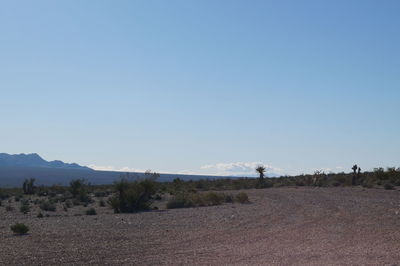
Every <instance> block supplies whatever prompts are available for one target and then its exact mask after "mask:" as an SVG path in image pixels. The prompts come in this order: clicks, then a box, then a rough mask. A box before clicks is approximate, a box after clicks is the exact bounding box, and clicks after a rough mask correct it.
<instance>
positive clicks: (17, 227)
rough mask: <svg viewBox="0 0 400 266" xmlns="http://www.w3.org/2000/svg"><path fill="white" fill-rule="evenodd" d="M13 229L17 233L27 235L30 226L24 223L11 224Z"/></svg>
mask: <svg viewBox="0 0 400 266" xmlns="http://www.w3.org/2000/svg"><path fill="white" fill-rule="evenodd" d="M11 230H12V231H13V232H14V234H16V235H25V234H26V233H28V231H29V227H28V226H26V225H24V224H22V223H17V224H14V225H12V226H11Z"/></svg>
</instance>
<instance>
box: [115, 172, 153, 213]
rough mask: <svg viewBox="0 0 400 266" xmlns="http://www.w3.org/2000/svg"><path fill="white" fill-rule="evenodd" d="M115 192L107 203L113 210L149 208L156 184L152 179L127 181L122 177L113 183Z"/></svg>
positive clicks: (130, 210) (124, 210)
mask: <svg viewBox="0 0 400 266" xmlns="http://www.w3.org/2000/svg"><path fill="white" fill-rule="evenodd" d="M115 190H116V194H115V195H114V196H112V197H111V198H110V199H109V201H108V203H109V204H110V205H111V207H112V208H113V209H114V212H116V213H119V212H138V211H144V210H149V209H150V205H151V204H152V202H153V197H154V195H155V193H156V184H155V182H154V181H153V180H150V179H143V180H140V181H131V182H130V181H128V180H126V179H124V178H122V179H121V180H120V181H118V182H116V183H115Z"/></svg>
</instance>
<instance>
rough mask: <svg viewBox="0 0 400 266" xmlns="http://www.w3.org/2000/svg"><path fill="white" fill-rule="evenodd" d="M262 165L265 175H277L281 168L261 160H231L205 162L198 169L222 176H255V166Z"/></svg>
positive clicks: (279, 173)
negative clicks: (213, 162)
mask: <svg viewBox="0 0 400 266" xmlns="http://www.w3.org/2000/svg"><path fill="white" fill-rule="evenodd" d="M259 165H263V166H264V167H265V168H266V175H269V176H277V175H281V173H282V169H279V168H276V167H272V166H271V165H268V164H263V163H262V162H232V163H217V164H207V165H203V166H202V167H200V169H202V170H204V171H207V172H209V173H212V174H214V175H222V176H257V175H258V174H257V173H256V171H255V169H256V167H257V166H259Z"/></svg>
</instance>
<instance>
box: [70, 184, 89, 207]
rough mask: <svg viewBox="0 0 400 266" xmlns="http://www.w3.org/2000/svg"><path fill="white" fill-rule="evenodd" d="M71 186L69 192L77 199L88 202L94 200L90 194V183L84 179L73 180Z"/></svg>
mask: <svg viewBox="0 0 400 266" xmlns="http://www.w3.org/2000/svg"><path fill="white" fill-rule="evenodd" d="M69 186H70V187H69V192H70V193H71V194H72V196H73V197H74V198H75V199H77V200H79V201H81V202H86V203H90V202H91V201H92V200H91V198H90V196H89V194H88V191H89V186H90V184H89V183H87V182H86V181H85V180H84V179H75V180H72V181H71V182H70V184H69Z"/></svg>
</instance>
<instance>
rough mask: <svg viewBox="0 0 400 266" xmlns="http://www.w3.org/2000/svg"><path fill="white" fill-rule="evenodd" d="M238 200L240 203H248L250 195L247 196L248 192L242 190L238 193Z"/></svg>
mask: <svg viewBox="0 0 400 266" xmlns="http://www.w3.org/2000/svg"><path fill="white" fill-rule="evenodd" d="M236 201H237V202H239V203H248V202H249V196H247V194H246V193H244V192H240V193H239V194H237V195H236Z"/></svg>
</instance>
